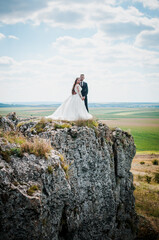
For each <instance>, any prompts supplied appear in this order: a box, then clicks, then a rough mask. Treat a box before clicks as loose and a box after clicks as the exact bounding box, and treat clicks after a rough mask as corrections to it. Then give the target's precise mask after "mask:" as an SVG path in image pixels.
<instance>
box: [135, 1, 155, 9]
mask: <svg viewBox="0 0 159 240" xmlns="http://www.w3.org/2000/svg"><path fill="white" fill-rule="evenodd" d="M133 2H140V3H142V4H143V6H144V7H148V8H150V9H159V1H158V0H133Z"/></svg>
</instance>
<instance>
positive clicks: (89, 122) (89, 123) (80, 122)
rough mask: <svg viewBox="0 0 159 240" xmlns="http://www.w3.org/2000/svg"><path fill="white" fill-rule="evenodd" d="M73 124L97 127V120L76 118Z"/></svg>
mask: <svg viewBox="0 0 159 240" xmlns="http://www.w3.org/2000/svg"><path fill="white" fill-rule="evenodd" d="M75 125H77V126H78V127H83V126H87V127H89V128H93V129H94V128H96V127H98V122H97V121H95V120H78V121H75Z"/></svg>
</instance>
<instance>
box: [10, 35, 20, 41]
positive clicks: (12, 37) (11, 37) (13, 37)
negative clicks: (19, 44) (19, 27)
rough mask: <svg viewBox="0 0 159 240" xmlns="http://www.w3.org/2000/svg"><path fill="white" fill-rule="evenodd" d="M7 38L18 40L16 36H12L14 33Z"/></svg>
mask: <svg viewBox="0 0 159 240" xmlns="http://www.w3.org/2000/svg"><path fill="white" fill-rule="evenodd" d="M8 38H10V39H15V40H19V38H18V37H16V36H14V35H9V36H8Z"/></svg>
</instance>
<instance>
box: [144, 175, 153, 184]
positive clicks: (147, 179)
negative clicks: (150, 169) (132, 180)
mask: <svg viewBox="0 0 159 240" xmlns="http://www.w3.org/2000/svg"><path fill="white" fill-rule="evenodd" d="M145 179H146V182H147V183H150V182H151V179H152V177H150V176H148V175H146V176H145Z"/></svg>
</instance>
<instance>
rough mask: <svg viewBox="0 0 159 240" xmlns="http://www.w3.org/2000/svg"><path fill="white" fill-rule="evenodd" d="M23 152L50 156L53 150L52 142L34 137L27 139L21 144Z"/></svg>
mask: <svg viewBox="0 0 159 240" xmlns="http://www.w3.org/2000/svg"><path fill="white" fill-rule="evenodd" d="M21 150H22V152H28V153H31V154H35V155H36V156H40V157H45V158H46V159H47V158H48V157H49V154H50V152H51V150H52V147H51V144H50V143H48V142H47V141H46V140H44V139H38V138H34V139H33V141H32V142H31V141H29V140H28V141H26V142H25V143H23V144H22V145H21Z"/></svg>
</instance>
